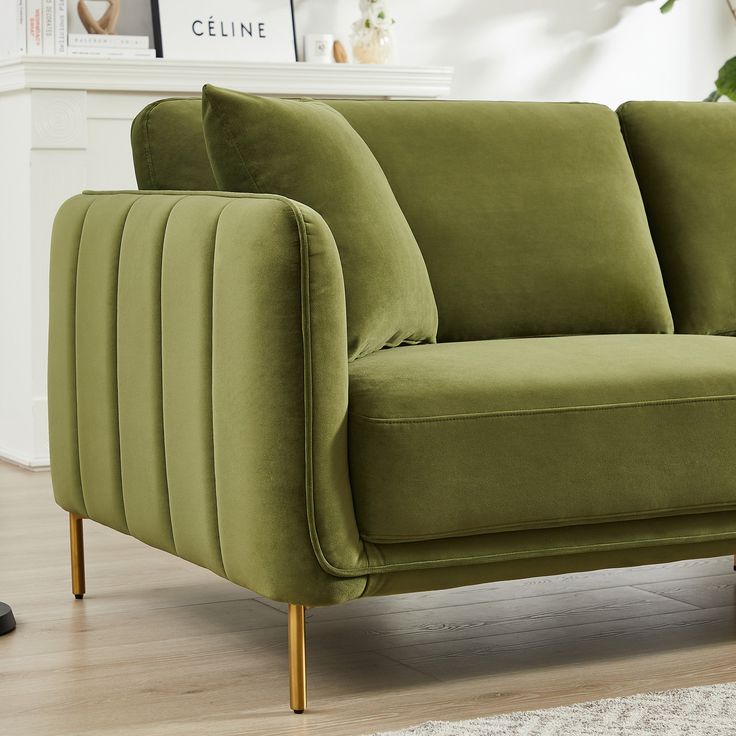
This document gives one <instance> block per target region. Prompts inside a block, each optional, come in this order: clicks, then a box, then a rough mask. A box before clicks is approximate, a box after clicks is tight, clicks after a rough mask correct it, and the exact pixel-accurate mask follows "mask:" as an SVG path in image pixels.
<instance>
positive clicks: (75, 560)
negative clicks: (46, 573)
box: [69, 514, 85, 598]
mask: <svg viewBox="0 0 736 736" xmlns="http://www.w3.org/2000/svg"><path fill="white" fill-rule="evenodd" d="M83 520H84V517H83V516H79V514H69V544H70V546H71V556H72V593H74V597H75V598H83V597H84V593H85V582H84V530H83V529H82V522H83Z"/></svg>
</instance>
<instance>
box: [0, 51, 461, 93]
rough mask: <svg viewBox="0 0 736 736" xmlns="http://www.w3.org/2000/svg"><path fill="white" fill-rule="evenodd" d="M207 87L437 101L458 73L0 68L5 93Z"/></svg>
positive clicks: (70, 65) (139, 63) (123, 65)
mask: <svg viewBox="0 0 736 736" xmlns="http://www.w3.org/2000/svg"><path fill="white" fill-rule="evenodd" d="M204 83H212V84H217V85H222V86H224V87H234V88H236V89H243V90H247V91H249V92H253V93H256V94H272V95H285V96H292V95H293V96H298V95H316V96H323V97H409V98H414V99H422V98H424V99H432V98H442V97H448V96H449V95H450V88H451V84H452V68H451V67H407V66H378V65H361V64H305V63H303V62H298V63H292V64H231V63H225V62H218V61H174V60H167V59H129V60H128V59H125V60H120V59H75V58H63V57H62V58H54V57H50V58H44V57H23V58H15V59H7V60H3V61H0V93H7V92H15V91H20V90H27V89H53V90H87V91H90V90H99V91H115V92H171V93H177V94H196V93H198V92H199V91H200V90H201V88H202V85H203V84H204Z"/></svg>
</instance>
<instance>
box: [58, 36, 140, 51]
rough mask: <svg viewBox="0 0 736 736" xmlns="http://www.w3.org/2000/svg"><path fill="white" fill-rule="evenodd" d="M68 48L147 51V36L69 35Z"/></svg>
mask: <svg viewBox="0 0 736 736" xmlns="http://www.w3.org/2000/svg"><path fill="white" fill-rule="evenodd" d="M69 46H70V47H76V48H112V49H147V48H148V47H149V41H148V36H108V35H106V34H100V33H70V34H69Z"/></svg>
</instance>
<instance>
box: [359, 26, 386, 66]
mask: <svg viewBox="0 0 736 736" xmlns="http://www.w3.org/2000/svg"><path fill="white" fill-rule="evenodd" d="M393 50H394V40H393V38H392V37H391V31H389V30H386V29H384V28H375V29H374V30H373V32H372V33H371V34H370V35H366V36H363V37H362V38H361V40H360V41H355V42H354V43H353V58H354V59H355V61H357V62H358V63H359V64H385V63H386V62H387V61H388V60H389V59H390V58H391V52H392V51H393Z"/></svg>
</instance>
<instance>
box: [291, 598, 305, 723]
mask: <svg viewBox="0 0 736 736" xmlns="http://www.w3.org/2000/svg"><path fill="white" fill-rule="evenodd" d="M305 611H306V607H305V606H301V605H299V604H297V603H289V692H290V695H291V709H292V710H293V711H294V713H304V711H305V709H306V707H307V657H306V637H305V630H304V612H305Z"/></svg>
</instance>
